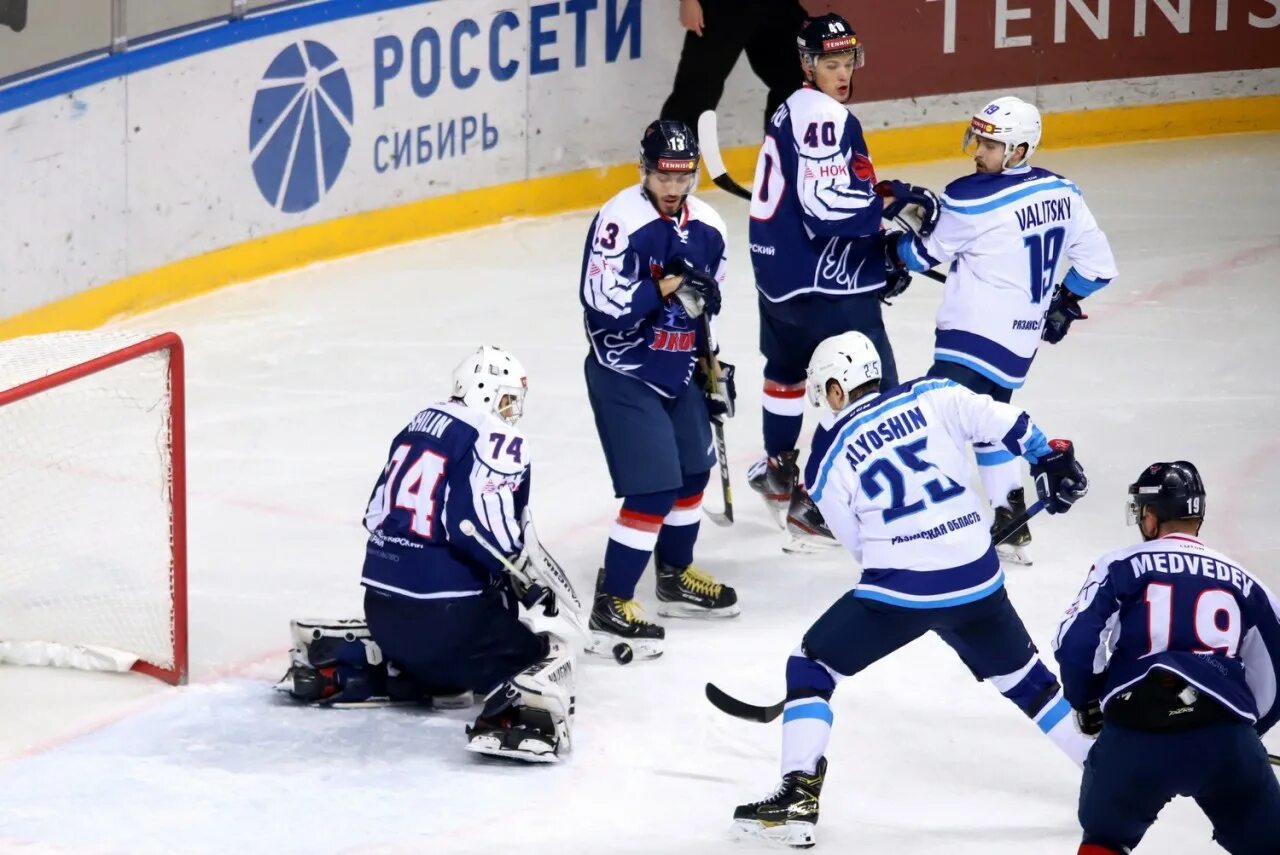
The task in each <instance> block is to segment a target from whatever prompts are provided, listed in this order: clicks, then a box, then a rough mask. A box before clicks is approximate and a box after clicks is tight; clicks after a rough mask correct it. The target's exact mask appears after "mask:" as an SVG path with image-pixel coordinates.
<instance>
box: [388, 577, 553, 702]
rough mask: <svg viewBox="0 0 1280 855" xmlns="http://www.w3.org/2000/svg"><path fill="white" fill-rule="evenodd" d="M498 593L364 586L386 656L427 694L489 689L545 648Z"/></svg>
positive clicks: (535, 658) (511, 603)
mask: <svg viewBox="0 0 1280 855" xmlns="http://www.w3.org/2000/svg"><path fill="white" fill-rule="evenodd" d="M516 614H517V609H516V607H515V601H514V599H513V598H511V597H510V596H508V595H504V594H503V593H502V592H500V591H496V590H492V589H490V590H487V591H483V592H481V593H480V594H478V595H476V596H474V597H450V598H447V599H438V600H416V599H412V598H410V597H402V596H398V595H396V594H390V593H387V592H385V591H379V590H377V589H375V588H366V589H365V594H364V616H365V620H366V621H367V622H368V624H369V632H370V633H371V634H372V635H373V640H374V641H376V642H378V646H379V647H380V648H382V654H383V657H384V658H385V659H386V660H387V661H388V662H390V663H392V664H394V665H395V666H397V667H398V668H400V669H401V670H402V671H405V672H406V673H408V674H409V676H411V677H412V678H413V679H414V681H415V682H417V683H418V684H420V685H421V686H422V689H423V691H424V692H425V693H426V694H435V695H455V694H461V693H462V692H465V691H467V690H471V691H473V692H480V693H482V694H484V693H488V692H489V691H490V690H491V689H493V688H494V687H495V686H497V685H499V684H500V683H503V682H505V681H506V680H508V679H509V678H511V677H513V676H514V675H516V674H518V673H520V672H521V671H523V670H524V669H525V668H527V667H529V666H530V665H532V664H533V663H534V662H537V661H538V660H539V659H541V658H542V657H543V656H544V655H545V654H546V642H545V640H544V639H543V638H542V637H540V636H538V635H535V634H534V633H533V631H532V630H530V629H529V628H528V627H527V626H525V625H524V624H522V623H521V622H520V621H519V619H518V618H517V617H516Z"/></svg>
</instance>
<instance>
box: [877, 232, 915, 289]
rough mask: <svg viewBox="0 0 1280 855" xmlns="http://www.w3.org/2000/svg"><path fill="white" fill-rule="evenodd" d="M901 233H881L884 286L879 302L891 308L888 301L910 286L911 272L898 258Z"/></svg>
mask: <svg viewBox="0 0 1280 855" xmlns="http://www.w3.org/2000/svg"><path fill="white" fill-rule="evenodd" d="M902 235H903V233H902V232H900V231H897V230H891V231H886V232H882V233H881V236H882V237H883V238H884V278H885V285H884V288H883V289H881V291H880V293H879V295H878V296H879V297H880V302H881V303H884V304H885V305H886V306H892V305H893V304H892V303H890V302H889V301H890V300H893V299H896V298H897V297H899V296H900V295H901V294H902V293H903V292H904V291H906V290H907V287H908V286H909V285H910V284H911V271H910V270H908V269H907V265H905V264H903V263H902V259H901V258H899V257H898V238H900V237H902Z"/></svg>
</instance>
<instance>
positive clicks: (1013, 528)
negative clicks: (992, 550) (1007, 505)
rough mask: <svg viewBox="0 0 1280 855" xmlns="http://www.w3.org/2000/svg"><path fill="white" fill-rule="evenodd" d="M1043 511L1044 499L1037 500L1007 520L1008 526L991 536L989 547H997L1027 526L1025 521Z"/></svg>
mask: <svg viewBox="0 0 1280 855" xmlns="http://www.w3.org/2000/svg"><path fill="white" fill-rule="evenodd" d="M1043 510H1044V499H1040V500H1038V501H1037V502H1036V503H1035V504H1034V505H1032V506H1031V507H1029V508H1027V509H1026V510H1025V511H1023V512H1022V513H1020V514H1018V515H1017V516H1016V517H1014V518H1013V519H1011V520H1009V524H1008V525H1007V526H1005V527H1004V528H1002V529H1000V530H999V531H998V532H996V533H995V534H993V535H991V545H992V546H999V545H1000V544H1002V543H1004V542H1005V541H1006V540H1008V539H1009V538H1011V537H1013V536H1014V534H1015V533H1017V531H1018V529H1020V528H1022V527H1023V526H1024V525H1026V524H1027V521H1028V520H1030V519H1031V518H1032V517H1034V516H1035V515H1036V514H1038V513H1040V512H1041V511H1043Z"/></svg>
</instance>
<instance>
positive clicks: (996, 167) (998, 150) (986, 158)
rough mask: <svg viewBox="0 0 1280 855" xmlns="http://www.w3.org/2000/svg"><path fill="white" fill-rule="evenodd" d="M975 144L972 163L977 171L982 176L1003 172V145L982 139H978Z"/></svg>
mask: <svg viewBox="0 0 1280 855" xmlns="http://www.w3.org/2000/svg"><path fill="white" fill-rule="evenodd" d="M977 142H978V145H977V148H975V149H974V152H973V162H974V165H975V166H976V167H977V171H978V172H981V173H983V174H987V173H992V174H994V173H999V172H1003V171H1004V149H1005V144H1004V143H1002V142H996V141H995V140H989V139H986V138H984V137H978V138H977Z"/></svg>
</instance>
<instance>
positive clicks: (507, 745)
mask: <svg viewBox="0 0 1280 855" xmlns="http://www.w3.org/2000/svg"><path fill="white" fill-rule="evenodd" d="M467 750H468V751H472V752H475V753H476V754H489V755H491V756H493V757H505V758H507V759H509V760H520V761H522V762H525V763H555V762H556V761H557V760H559V759H560V758H559V752H560V737H559V735H558V734H557V733H556V726H555V721H554V720H553V719H552V717H551V714H550V713H549V712H547V711H546V710H540V709H533V708H532V707H527V706H509V707H507V708H506V709H504V710H502V711H501V712H499V713H496V714H491V715H485V714H484V713H481V715H480V717H479V718H477V719H476V723H475V724H473V725H471V726H470V727H468V728H467Z"/></svg>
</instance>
